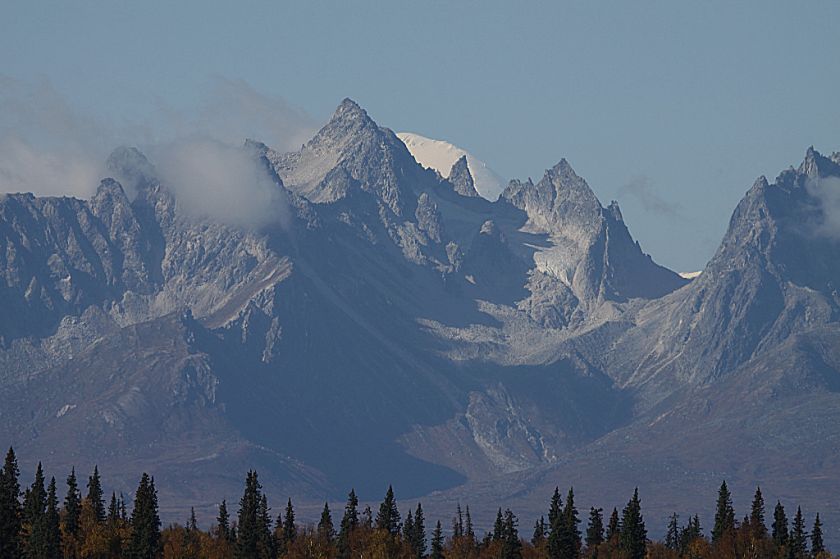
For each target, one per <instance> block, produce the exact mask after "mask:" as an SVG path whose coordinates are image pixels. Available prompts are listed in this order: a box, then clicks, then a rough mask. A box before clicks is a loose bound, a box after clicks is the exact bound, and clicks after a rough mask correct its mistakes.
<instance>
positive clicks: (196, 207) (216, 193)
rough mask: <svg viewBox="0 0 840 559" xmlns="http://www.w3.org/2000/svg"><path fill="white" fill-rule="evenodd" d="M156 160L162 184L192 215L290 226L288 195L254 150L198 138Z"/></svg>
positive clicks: (161, 151) (168, 149)
mask: <svg viewBox="0 0 840 559" xmlns="http://www.w3.org/2000/svg"><path fill="white" fill-rule="evenodd" d="M153 156H154V160H155V164H156V166H157V171H158V175H159V176H160V179H161V182H163V183H164V184H165V185H166V186H167V187H169V188H171V189H172V190H173V191H174V192H175V198H176V200H177V202H178V205H179V207H180V208H182V209H184V210H185V211H186V212H187V213H189V214H192V215H194V216H196V217H204V216H209V217H213V218H215V219H218V220H220V221H222V222H224V223H228V224H231V225H239V226H252V227H261V226H263V225H266V224H269V223H280V224H283V223H287V219H288V216H289V214H288V211H289V210H288V201H287V199H286V196H285V191H284V190H283V189H281V188H280V187H279V186H278V185H277V184H276V183H275V182H274V180H273V179H272V178H271V176H270V175H269V173H268V171H267V170H266V168H265V167H264V166H263V165H262V164H261V163H260V161H259V160H257V159H256V158H255V157H254V155H253V154H252V153H250V152H249V151H248V150H246V149H243V148H238V147H232V146H229V145H226V144H223V143H221V142H219V141H216V140H206V139H205V140H200V139H194V140H189V141H181V142H177V143H173V144H169V145H166V146H160V147H159V148H158V149H156V150H155V151H154V152H153Z"/></svg>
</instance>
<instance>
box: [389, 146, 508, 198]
mask: <svg viewBox="0 0 840 559" xmlns="http://www.w3.org/2000/svg"><path fill="white" fill-rule="evenodd" d="M397 137H398V138H399V139H400V140H402V141H403V143H404V144H405V145H406V147H407V148H408V151H409V152H411V155H413V156H414V159H416V160H417V162H418V163H420V164H421V165H423V166H424V167H428V168H431V169H434V170H435V171H437V172H438V173H440V174H441V176H442V177H444V178H447V177H449V171H451V170H452V165H454V164H455V162H456V161H458V160H459V159H460V158H461V156H463V155H466V156H467V167H468V168H469V170H470V174H471V175H472V177H473V181H474V182H475V189H476V191H477V192H478V193H479V194H480V195H481V196H482V197H483V198H486V199H488V200H490V201H493V200H496V199H497V198H498V197H499V195H500V194H501V193H502V190H504V189H505V180H504V179H503V178H501V177H500V176H499V175H498V174H497V173H496V172H495V171H493V170H492V169H491V168H490V167H488V166H487V164H486V163H484V162H483V161H481V160H480V159H476V158H475V157H474V156H473V155H472V154H471V153H469V152H468V151H466V150H464V149H462V148H459V147H458V146H456V145H453V144H450V143H449V142H445V141H443V140H433V139H431V138H426V137H425V136H421V135H419V134H414V133H412V132H399V133H397Z"/></svg>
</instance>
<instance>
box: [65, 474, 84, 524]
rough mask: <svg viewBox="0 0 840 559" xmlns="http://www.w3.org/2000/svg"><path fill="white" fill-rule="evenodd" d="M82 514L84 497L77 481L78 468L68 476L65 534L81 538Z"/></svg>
mask: <svg viewBox="0 0 840 559" xmlns="http://www.w3.org/2000/svg"><path fill="white" fill-rule="evenodd" d="M81 513H82V495H81V493H79V484H78V482H77V481H76V468H72V469H71V470H70V475H69V476H67V495H66V496H65V497H64V532H65V533H66V534H67V535H69V536H71V537H72V538H78V536H79V516H80V515H81Z"/></svg>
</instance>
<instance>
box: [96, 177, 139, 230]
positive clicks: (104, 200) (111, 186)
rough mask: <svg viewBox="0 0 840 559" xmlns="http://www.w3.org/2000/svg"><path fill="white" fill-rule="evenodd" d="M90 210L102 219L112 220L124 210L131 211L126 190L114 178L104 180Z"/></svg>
mask: <svg viewBox="0 0 840 559" xmlns="http://www.w3.org/2000/svg"><path fill="white" fill-rule="evenodd" d="M90 209H91V211H92V212H93V214H94V215H96V216H97V217H99V218H100V219H103V218H110V217H111V216H113V215H114V214H115V213H116V212H120V211H122V210H123V209H125V210H127V211H128V212H130V211H131V207H130V202H129V200H128V196H126V194H125V190H123V187H122V185H121V184H120V183H119V181H117V180H115V179H112V178H106V179H102V181H101V182H100V183H99V187H98V188H97V189H96V194H94V195H93V197H92V198H91V199H90ZM109 225H110V222H109Z"/></svg>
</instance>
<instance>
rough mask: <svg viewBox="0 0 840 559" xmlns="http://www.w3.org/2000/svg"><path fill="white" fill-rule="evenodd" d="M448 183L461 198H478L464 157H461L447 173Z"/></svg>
mask: <svg viewBox="0 0 840 559" xmlns="http://www.w3.org/2000/svg"><path fill="white" fill-rule="evenodd" d="M449 182H450V183H451V184H452V188H453V189H454V190H455V192H457V193H458V194H460V195H461V196H470V197H476V196H478V192H477V191H476V189H475V182H474V181H473V176H472V173H470V168H469V166H467V156H466V155H462V156H461V157H460V158H459V159H458V161H456V162H455V163H454V164H453V165H452V170H451V171H449Z"/></svg>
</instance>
